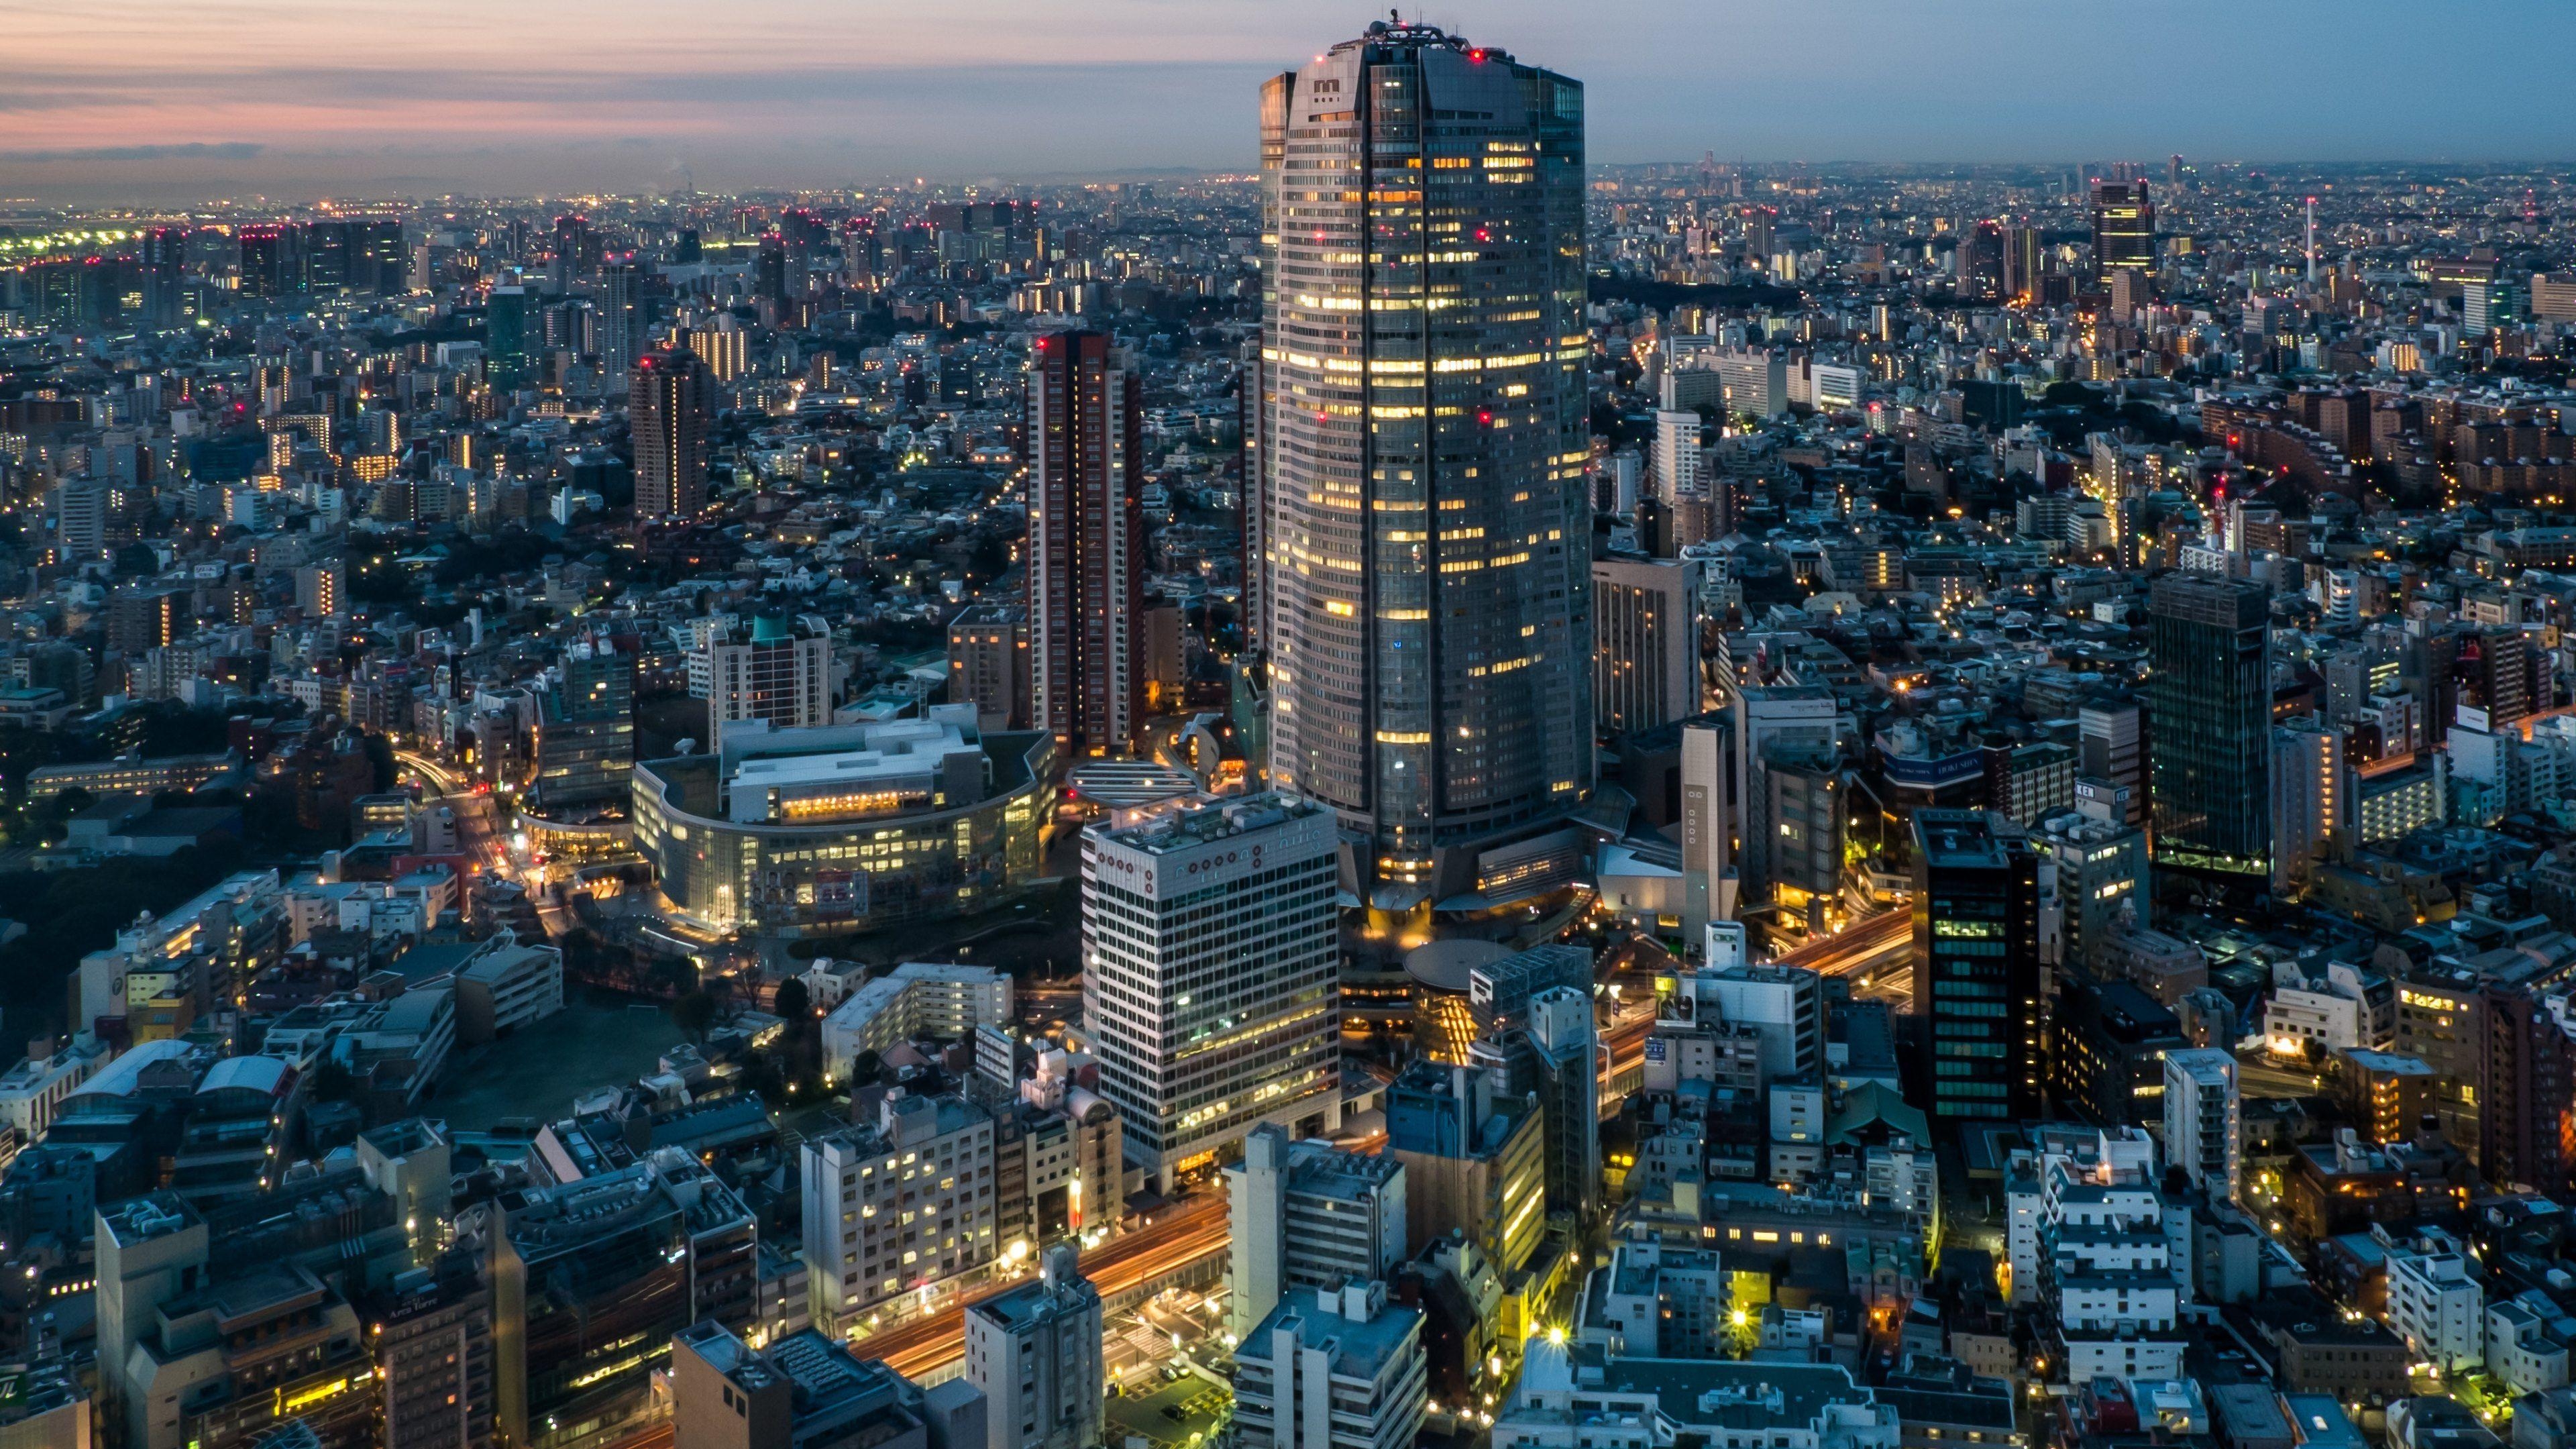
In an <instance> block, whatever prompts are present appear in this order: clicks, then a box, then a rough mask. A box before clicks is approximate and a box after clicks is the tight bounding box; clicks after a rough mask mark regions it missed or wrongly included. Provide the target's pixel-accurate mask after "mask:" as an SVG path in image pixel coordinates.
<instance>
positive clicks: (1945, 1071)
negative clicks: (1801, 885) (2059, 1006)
mask: <svg viewBox="0 0 2576 1449" xmlns="http://www.w3.org/2000/svg"><path fill="white" fill-rule="evenodd" d="M2047 1001H2048V983H2047V981H2046V979H2045V976H2044V973H2043V970H2042V968H2041V966H2040V961H2039V857H2038V856H2037V855H2036V854H2035V853H2034V852H2033V851H2032V850H2031V848H2030V843H2029V842H2028V840H2026V839H2025V838H2023V836H2022V835H2021V834H2020V833H2019V832H2017V831H2014V830H2013V829H2012V828H2011V827H2010V825H2009V824H2008V823H2007V822H2005V821H2004V820H2002V819H2001V817H1998V816H1993V815H1989V814H1987V813H1986V812H1984V811H1982V810H1917V811H1916V812H1914V1014H1915V1017H1916V1018H1917V1021H1918V1024H1919V1027H1920V1040H1921V1042H1922V1045H1923V1048H1924V1052H1923V1056H1922V1058H1921V1070H1922V1071H1923V1073H1924V1076H1925V1078H1926V1079H1927V1085H1926V1090H1925V1095H1923V1096H1922V1097H1921V1099H1920V1100H1923V1101H1925V1102H1928V1103H1930V1105H1931V1115H1932V1118H1933V1120H1934V1121H1936V1122H1937V1121H1947V1120H1950V1119H1953V1118H1968V1117H1976V1118H2002V1119H2005V1120H2007V1121H2010V1120H2027V1119H2030V1118H2034V1117H2037V1116H2039V1115H2040V1111H2041V1106H2042V1098H2043V1095H2044V1093H2043V1090H2042V1087H2043V1082H2044V1078H2045V1075H2046V1073H2045V1070H2044V1069H2045V1067H2046V1062H2045V1060H2044V1055H2045V1049H2044V1047H2043V1045H2042V1043H2043V1037H2044V1032H2045V1025H2046V1021H2047V1015H2046V1013H2047Z"/></svg>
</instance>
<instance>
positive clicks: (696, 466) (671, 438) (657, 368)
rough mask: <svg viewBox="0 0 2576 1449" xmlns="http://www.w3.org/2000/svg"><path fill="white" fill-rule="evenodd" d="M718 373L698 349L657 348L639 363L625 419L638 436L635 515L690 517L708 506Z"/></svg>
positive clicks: (641, 516) (628, 395)
mask: <svg viewBox="0 0 2576 1449" xmlns="http://www.w3.org/2000/svg"><path fill="white" fill-rule="evenodd" d="M715 419H716V375H715V374H714V373H713V372H712V371H710V370H708V368H707V365H706V363H705V362H703V361H701V360H699V357H698V355H697V354H696V353H694V352H687V351H671V352H656V353H654V354H653V355H651V356H649V357H646V358H644V359H643V360H642V361H640V362H637V363H636V364H635V374H634V380H633V383H632V385H631V386H630V387H629V388H628V390H627V398H626V423H627V427H628V428H629V429H630V430H631V431H632V432H633V434H634V439H635V516H636V517H637V518H639V519H641V518H672V517H677V518H687V517H690V516H692V515H694V514H696V513H697V511H698V510H699V509H702V508H704V507H706V506H707V430H708V429H709V428H710V427H712V426H713V425H714V423H715Z"/></svg>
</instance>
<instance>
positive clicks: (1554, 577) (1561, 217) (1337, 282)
mask: <svg viewBox="0 0 2576 1449" xmlns="http://www.w3.org/2000/svg"><path fill="white" fill-rule="evenodd" d="M1262 170H1263V206H1264V215H1265V221H1264V227H1263V230H1264V232H1265V241H1266V246H1265V249H1264V262H1265V277H1264V281H1265V283H1266V286H1265V293H1266V300H1265V305H1264V312H1263V329H1262V364H1263V366H1262V391H1263V395H1264V397H1265V399H1266V402H1265V413H1264V417H1263V420H1262V424H1261V428H1260V437H1261V444H1262V447H1261V451H1260V453H1259V455H1258V457H1259V461H1260V466H1261V468H1262V470H1263V472H1264V474H1265V476H1264V477H1263V478H1262V479H1261V480H1260V481H1259V483H1258V484H1257V485H1256V491H1258V492H1259V493H1260V494H1261V495H1262V496H1264V497H1266V498H1267V499H1268V502H1269V517H1268V525H1269V526H1268V529H1267V532H1266V538H1265V542H1266V544H1267V547H1268V550H1269V554H1270V560H1271V580H1272V583H1273V585H1274V587H1273V589H1272V591H1271V604H1270V616H1269V619H1268V621H1267V623H1266V625H1265V626H1264V628H1263V630H1262V636H1263V638H1264V639H1265V641H1266V642H1267V644H1268V646H1269V652H1270V663H1271V684H1272V719H1271V749H1270V767H1271V771H1272V778H1273V780H1274V782H1275V783H1277V784H1278V785H1280V786H1281V787H1282V788H1289V789H1294V790H1295V791H1297V792H1298V793H1299V794H1301V795H1304V796H1306V797H1307V798H1309V799H1313V800H1318V801H1322V802H1323V803H1325V804H1327V805H1329V806H1330V807H1331V808H1332V810H1333V812H1334V814H1335V815H1336V816H1337V817H1339V820H1340V823H1341V826H1342V830H1343V833H1344V835H1345V837H1346V838H1347V839H1348V840H1349V841H1350V844H1349V846H1348V847H1347V848H1346V851H1345V855H1344V859H1343V862H1342V866H1343V875H1344V882H1345V884H1346V885H1347V886H1349V887H1350V888H1351V889H1352V890H1353V891H1355V892H1356V893H1358V894H1360V895H1361V896H1363V897H1364V898H1366V899H1367V900H1368V902H1369V903H1370V904H1371V905H1372V906H1375V907H1377V908H1379V909H1383V910H1393V911H1402V910H1410V909H1413V908H1415V907H1417V906H1421V905H1425V904H1428V903H1430V902H1434V901H1437V900H1439V899H1440V898H1442V897H1444V896H1449V895H1455V894H1463V893H1467V892H1471V891H1479V890H1482V891H1484V892H1485V893H1486V894H1487V895H1488V896H1491V895H1493V894H1494V893H1495V892H1496V891H1508V890H1510V889H1512V887H1513V885H1514V883H1515V882H1514V878H1515V877H1518V878H1520V879H1522V880H1526V879H1528V878H1529V871H1528V865H1529V863H1528V862H1527V861H1525V860H1523V859H1521V858H1520V857H1522V856H1523V855H1525V854H1526V852H1524V851H1511V850H1505V849H1502V847H1507V846H1515V845H1519V844H1521V843H1522V842H1524V841H1526V840H1528V839H1530V838H1531V837H1533V836H1536V835H1539V834H1542V833H1545V832H1549V831H1551V830H1553V829H1554V828H1555V826H1556V823H1557V822H1558V821H1559V820H1561V819H1562V818H1563V816H1564V815H1565V813H1566V811H1567V810H1568V809H1569V808H1570V807H1571V806H1573V805H1574V804H1576V803H1577V802H1579V801H1581V800H1582V799H1584V798H1585V796H1586V795H1588V794H1589V793H1590V791H1591V788H1592V780H1593V755H1592V700H1591V678H1590V669H1589V667H1588V658H1587V651H1588V649H1589V646H1590V643H1591V632H1592V628H1591V592H1592V590H1591V571H1590V550H1589V546H1588V540H1589V538H1590V531H1589V530H1590V523H1591V509H1590V499H1589V497H1588V496H1587V495H1586V491H1585V490H1586V474H1585V464H1586V462H1587V460H1588V458H1589V456H1590V446H1589V437H1588V432H1587V425H1586V422H1585V407H1586V403H1585V396H1584V383H1583V351H1584V335H1585V334H1584V322H1583V305H1584V276H1583V87H1582V86H1581V85H1580V84H1579V83H1577V82H1575V81H1573V80H1570V79H1568V78H1566V77H1564V76H1560V75H1556V74H1554V73H1552V72H1549V71H1545V70H1542V69H1539V68H1538V67H1535V66H1530V65H1524V64H1521V63H1519V62H1517V61H1515V60H1513V59H1512V58H1511V57H1510V56H1509V55H1507V54H1505V53H1504V52H1502V51H1500V50H1493V49H1488V48H1484V47H1480V46H1472V45H1470V44H1468V43H1467V42H1466V41H1465V40H1464V39H1461V38H1460V37H1457V36H1453V35H1449V34H1446V33H1444V32H1442V31H1440V30H1438V29H1436V28H1433V27H1431V26H1427V25H1421V24H1400V23H1397V24H1390V23H1385V22H1380V23H1376V24H1372V25H1371V26H1370V27H1369V28H1368V32H1367V33H1366V34H1365V35H1363V36H1361V37H1360V38H1358V39H1356V40H1351V41H1346V42H1344V43H1342V44H1340V45H1337V46H1334V47H1333V48H1332V51H1331V52H1330V54H1328V55H1326V56H1325V57H1324V58H1323V59H1321V60H1318V61H1317V62H1316V63H1315V64H1314V65H1312V66H1310V67H1307V68H1305V69H1302V70H1296V71H1291V72H1288V73H1287V74H1284V75H1280V76H1276V77H1273V78H1272V79H1271V80H1270V81H1269V82H1267V83H1266V84H1265V85H1264V87H1263V90H1262Z"/></svg>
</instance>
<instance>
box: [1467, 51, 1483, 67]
mask: <svg viewBox="0 0 2576 1449" xmlns="http://www.w3.org/2000/svg"><path fill="white" fill-rule="evenodd" d="M1467 58H1468V59H1469V60H1472V61H1474V62H1475V63H1476V64H1478V65H1483V64H1484V63H1485V52H1483V51H1482V50H1471V51H1468V52H1467Z"/></svg>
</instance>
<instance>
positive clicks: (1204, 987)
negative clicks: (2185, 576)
mask: <svg viewBox="0 0 2576 1449" xmlns="http://www.w3.org/2000/svg"><path fill="white" fill-rule="evenodd" d="M1334 850H1335V840H1334V831H1333V821H1332V817H1331V816H1330V815H1329V814H1328V813H1327V812H1326V811H1325V810H1324V809H1323V807H1321V806H1319V805H1316V804H1313V803H1310V802H1307V801H1303V800H1295V799H1290V798H1287V797H1285V796H1280V795H1254V796H1249V797H1244V798H1240V799H1226V800H1220V801H1193V802H1187V803H1175V804H1173V805H1169V806H1165V807H1162V808H1160V809H1158V810H1154V811H1151V812H1149V813H1142V818H1139V819H1137V820H1136V821H1135V823H1132V824H1122V825H1118V826H1114V827H1111V826H1097V827H1094V828H1092V829H1090V830H1088V831H1085V832H1084V833H1083V837H1082V968H1083V969H1082V1007H1083V1019H1084V1021H1085V1022H1086V1023H1087V1024H1088V1025H1089V1028H1090V1033H1091V1044H1092V1049H1093V1051H1094V1053H1095V1054H1096V1055H1097V1056H1098V1057H1099V1058H1100V1095H1102V1096H1103V1097H1106V1098H1108V1099H1109V1102H1110V1105H1112V1106H1114V1107H1116V1108H1117V1109H1118V1113H1119V1116H1120V1117H1121V1118H1122V1119H1123V1120H1124V1121H1125V1123H1126V1130H1127V1149H1128V1150H1127V1158H1128V1160H1129V1161H1130V1162H1133V1163H1136V1164H1137V1165H1138V1166H1140V1167H1142V1168H1143V1169H1144V1171H1145V1173H1146V1175H1147V1176H1148V1177H1150V1178H1152V1179H1154V1180H1155V1182H1156V1184H1157V1185H1158V1187H1159V1188H1160V1190H1162V1191H1165V1192H1169V1191H1170V1190H1171V1189H1172V1187H1173V1186H1174V1184H1175V1183H1176V1182H1177V1180H1178V1178H1179V1175H1180V1173H1181V1172H1182V1171H1183V1170H1185V1169H1187V1168H1190V1167H1193V1166H1197V1165H1200V1164H1204V1163H1211V1162H1213V1161H1214V1160H1215V1158H1216V1156H1217V1154H1218V1153H1219V1152H1220V1151H1222V1150H1223V1149H1224V1148H1226V1147H1229V1146H1231V1145H1233V1144H1234V1143H1236V1142H1240V1141H1242V1140H1243V1136H1244V1134H1245V1133H1247V1132H1249V1131H1251V1130H1252V1129H1253V1128H1254V1127H1257V1126H1259V1125H1260V1124H1262V1123H1264V1122H1277V1123H1280V1124H1281V1125H1283V1126H1285V1127H1287V1128H1288V1129H1289V1130H1290V1131H1291V1132H1292V1133H1295V1134H1296V1135H1299V1136H1304V1135H1306V1134H1307V1132H1308V1131H1309V1130H1310V1128H1311V1127H1313V1126H1314V1125H1315V1124H1318V1123H1320V1124H1321V1125H1322V1127H1323V1129H1324V1130H1327V1131H1331V1130H1337V1129H1338V1128H1339V1127H1340V1125H1341V1107H1342V1098H1341V1073H1340V1064H1341V1030H1342V1028H1341V1002H1340V996H1339V979H1338V978H1339V967H1340V950H1339V945H1338V938H1339V930H1340V926H1339V921H1338V916H1337V912H1336V910H1335V907H1334V904H1333V898H1334V889H1333V887H1334V879H1333V877H1334V868H1333V861H1334ZM1185 925H1186V929H1184V926H1185Z"/></svg>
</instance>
